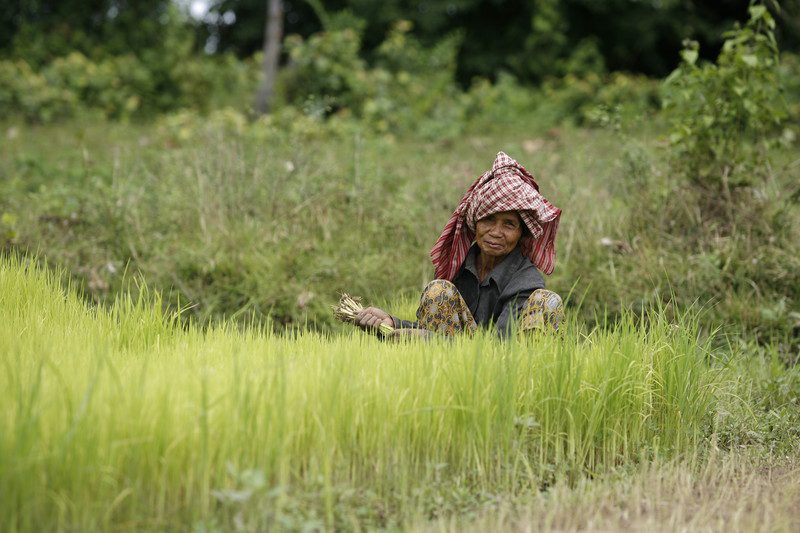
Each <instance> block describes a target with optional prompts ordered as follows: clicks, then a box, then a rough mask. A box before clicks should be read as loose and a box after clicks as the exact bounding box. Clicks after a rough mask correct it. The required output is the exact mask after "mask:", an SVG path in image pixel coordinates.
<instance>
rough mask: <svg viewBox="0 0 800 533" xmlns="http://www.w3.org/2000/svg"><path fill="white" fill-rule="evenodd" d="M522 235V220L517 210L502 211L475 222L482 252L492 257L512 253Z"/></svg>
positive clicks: (477, 241) (477, 240)
mask: <svg viewBox="0 0 800 533" xmlns="http://www.w3.org/2000/svg"><path fill="white" fill-rule="evenodd" d="M520 237H522V220H521V219H520V218H519V214H518V213H517V212H516V211H501V212H500V213H494V214H492V215H489V216H487V217H484V218H482V219H480V220H479V221H478V222H477V223H476V224H475V242H476V243H477V244H478V248H480V249H481V253H483V254H484V255H488V256H492V257H503V256H506V255H508V254H510V253H511V252H512V251H513V250H514V248H515V247H516V246H517V243H518V242H519V239H520Z"/></svg>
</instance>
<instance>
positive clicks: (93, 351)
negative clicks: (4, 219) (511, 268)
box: [0, 256, 719, 531]
mask: <svg viewBox="0 0 800 533" xmlns="http://www.w3.org/2000/svg"><path fill="white" fill-rule="evenodd" d="M159 309H160V307H159V306H154V305H150V304H148V303H147V302H146V301H145V300H140V301H132V300H125V299H124V298H123V299H122V300H120V301H119V303H118V304H117V306H116V307H115V308H114V309H113V310H110V311H109V310H107V309H106V308H103V307H98V308H87V307H86V306H85V305H84V304H83V303H81V301H80V300H79V299H78V298H77V297H76V296H75V295H74V294H73V293H72V292H71V291H70V290H68V289H64V288H62V286H61V284H60V282H59V278H58V276H57V275H54V274H52V273H48V272H46V271H44V270H42V269H40V268H36V267H33V266H30V265H28V264H26V263H25V262H24V261H23V260H21V259H19V258H17V257H14V256H12V257H5V258H2V259H0V361H2V366H3V372H1V373H0V391H1V392H0V494H2V498H0V516H2V517H3V522H4V529H7V530H10V531H32V530H37V531H40V530H57V529H78V530H93V529H107V528H114V529H136V530H139V529H177V528H185V527H187V525H190V524H191V525H194V526H195V527H198V528H205V529H214V528H223V529H232V528H248V529H254V528H264V527H283V528H300V527H327V528H331V527H347V528H352V527H361V526H364V527H369V526H390V525H392V524H395V525H398V524H400V525H401V524H408V523H411V522H412V521H414V520H420V519H424V518H425V517H431V516H436V515H438V514H439V513H442V512H445V511H446V506H447V505H448V503H447V502H449V501H451V500H452V498H448V497H447V495H452V494H455V493H458V492H459V491H462V492H466V493H468V494H470V495H471V497H473V498H476V499H480V498H490V497H491V495H492V494H520V493H524V492H525V491H536V490H539V489H540V488H541V487H542V486H544V485H547V484H549V483H551V482H553V481H555V480H570V479H574V478H576V477H579V476H584V475H594V474H596V473H599V472H602V471H604V470H607V469H609V468H611V467H613V466H614V465H617V464H619V463H622V462H627V461H631V460H633V461H636V460H640V459H646V458H651V457H654V456H659V457H674V456H676V455H680V454H684V453H693V450H695V449H696V445H697V444H698V441H699V440H700V439H701V438H702V437H703V435H704V432H706V431H707V430H708V427H709V424H710V423H711V419H712V415H713V411H714V404H715V401H716V400H715V395H716V389H717V387H718V385H719V378H718V377H715V374H714V373H713V372H712V371H711V370H709V364H708V358H709V352H708V343H707V341H703V340H699V339H698V336H697V324H696V321H695V319H694V318H693V317H691V316H684V317H683V318H681V319H680V320H679V321H678V322H677V323H675V324H670V323H668V322H667V321H666V320H665V319H664V318H663V314H658V313H653V314H652V315H651V316H650V317H649V320H648V322H647V324H646V325H637V324H635V323H634V321H633V320H632V319H631V318H630V317H628V316H626V317H625V318H624V319H623V320H621V321H619V322H618V323H617V324H616V325H614V326H613V327H610V328H608V329H595V330H592V331H584V330H582V329H581V328H580V327H579V326H578V325H577V324H576V323H575V322H573V323H572V324H569V325H568V327H567V328H566V333H565V334H564V335H563V336H562V337H544V336H543V337H537V338H516V339H515V340H512V341H510V342H507V343H501V342H499V341H497V340H496V339H494V338H493V337H491V336H481V335H479V336H477V337H475V338H473V339H457V340H453V341H446V340H440V341H434V342H430V343H409V344H397V345H396V344H387V343H381V342H379V341H378V340H376V339H374V338H372V337H368V336H366V335H363V334H361V333H359V332H353V333H352V334H346V335H322V334H317V333H309V332H302V333H286V334H283V335H276V334H273V333H270V332H262V331H260V330H259V329H257V328H251V329H239V328H233V327H232V326H228V325H225V324H222V325H219V326H216V327H213V328H210V329H205V330H201V329H198V328H194V327H189V328H187V329H181V328H180V327H179V326H177V325H176V323H175V322H174V321H171V320H170V319H169V317H164V316H162V314H161V312H160V310H159Z"/></svg>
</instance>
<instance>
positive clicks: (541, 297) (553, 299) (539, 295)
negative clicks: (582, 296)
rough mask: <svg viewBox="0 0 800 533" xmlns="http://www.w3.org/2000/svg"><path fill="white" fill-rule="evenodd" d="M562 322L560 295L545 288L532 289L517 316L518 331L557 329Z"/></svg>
mask: <svg viewBox="0 0 800 533" xmlns="http://www.w3.org/2000/svg"><path fill="white" fill-rule="evenodd" d="M562 322H564V304H563V303H562V301H561V296H559V295H558V294H556V293H554V292H553V291H548V290H546V289H538V290H535V291H533V294H531V295H530V297H529V298H528V301H527V302H525V306H524V307H523V308H522V312H521V313H520V317H519V329H520V331H532V330H538V331H558V327H559V326H560V325H561V323H562Z"/></svg>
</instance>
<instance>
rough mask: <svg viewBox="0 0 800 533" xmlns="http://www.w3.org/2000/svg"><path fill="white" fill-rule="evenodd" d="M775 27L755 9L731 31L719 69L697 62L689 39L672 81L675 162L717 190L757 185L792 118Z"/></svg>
mask: <svg viewBox="0 0 800 533" xmlns="http://www.w3.org/2000/svg"><path fill="white" fill-rule="evenodd" d="M774 30H775V21H774V20H773V18H772V16H771V15H770V13H769V11H768V10H767V8H766V7H765V6H764V5H761V4H754V5H751V6H750V19H749V21H748V22H747V24H746V25H745V26H744V27H739V26H738V25H737V27H735V28H734V29H733V30H732V31H730V32H727V33H726V34H725V38H726V40H725V43H724V45H723V47H722V52H720V55H719V58H718V59H717V63H716V64H711V63H706V64H702V65H698V63H697V61H698V54H699V52H698V45H697V43H696V42H692V41H689V42H687V43H686V46H685V48H684V50H683V51H682V52H681V57H682V59H683V61H682V63H681V65H680V66H679V67H678V69H676V70H675V71H674V72H673V73H672V74H671V75H670V76H669V77H668V78H667V80H666V84H665V89H666V90H665V98H664V102H665V107H666V109H667V110H668V113H669V114H670V116H671V117H672V119H673V129H672V134H671V136H670V141H671V143H672V146H673V148H674V155H675V157H674V165H675V167H676V168H678V169H679V170H681V171H682V172H683V173H684V174H685V175H686V176H688V177H689V178H690V179H691V180H693V181H694V182H695V183H696V184H697V185H701V186H703V187H705V188H709V189H711V190H712V191H714V192H715V193H718V192H722V191H723V189H726V188H728V187H729V186H739V185H748V184H752V183H753V178H754V176H755V175H756V174H757V172H756V171H757V167H758V166H759V164H760V163H763V161H764V157H765V153H766V148H767V147H768V145H769V142H770V141H771V139H772V135H773V134H774V133H775V132H777V131H779V126H780V125H781V124H782V122H783V120H784V119H785V118H786V116H787V113H786V107H785V102H784V99H783V96H782V94H781V90H780V83H779V81H778V65H779V60H778V47H777V43H776V41H775V36H774ZM729 184H730V185H729ZM726 194H727V193H726Z"/></svg>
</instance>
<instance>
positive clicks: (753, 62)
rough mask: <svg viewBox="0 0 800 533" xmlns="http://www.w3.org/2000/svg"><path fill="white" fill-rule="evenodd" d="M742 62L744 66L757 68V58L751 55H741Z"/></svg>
mask: <svg viewBox="0 0 800 533" xmlns="http://www.w3.org/2000/svg"><path fill="white" fill-rule="evenodd" d="M741 57H742V61H744V63H745V65H747V66H748V67H757V66H758V56H756V55H753V54H743V55H742V56H741Z"/></svg>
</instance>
